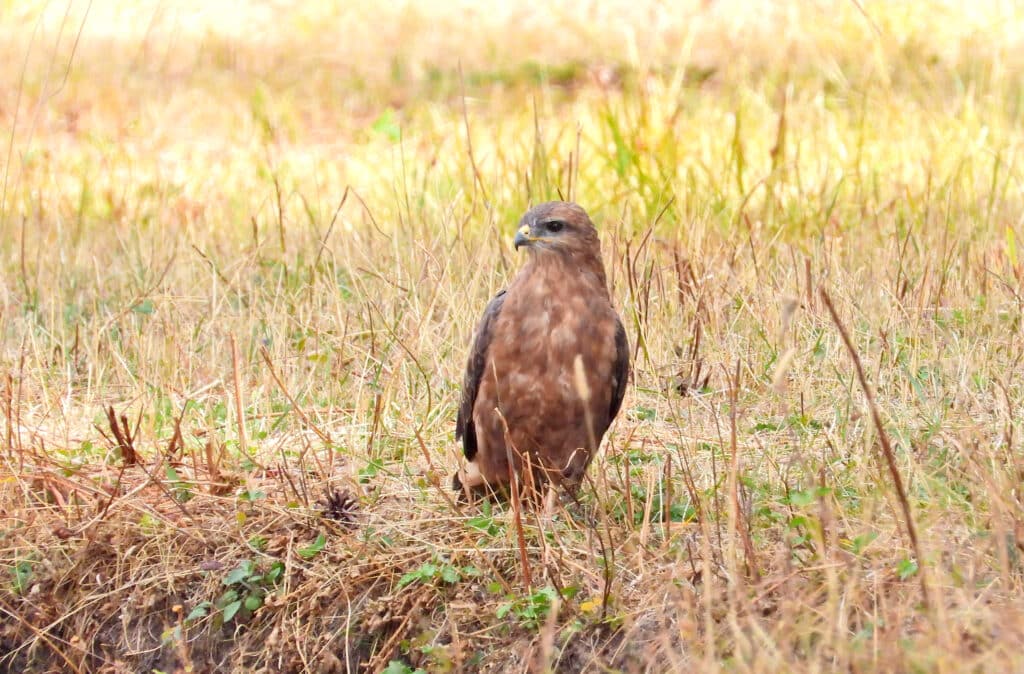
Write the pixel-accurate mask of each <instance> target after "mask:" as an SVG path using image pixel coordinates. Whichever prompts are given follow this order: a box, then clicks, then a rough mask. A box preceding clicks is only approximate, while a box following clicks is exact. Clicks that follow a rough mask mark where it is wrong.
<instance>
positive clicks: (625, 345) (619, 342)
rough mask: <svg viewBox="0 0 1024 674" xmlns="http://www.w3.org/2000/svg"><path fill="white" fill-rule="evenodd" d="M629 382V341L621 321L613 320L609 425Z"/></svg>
mask: <svg viewBox="0 0 1024 674" xmlns="http://www.w3.org/2000/svg"><path fill="white" fill-rule="evenodd" d="M628 380H629V340H628V339H627V338H626V329H625V328H624V327H622V321H621V320H619V318H618V317H616V318H615V365H614V367H613V368H612V406H611V409H610V410H609V414H608V423H609V424H610V423H611V422H612V420H613V419H614V418H615V415H616V414H618V413H619V408H620V407H622V399H623V398H624V397H625V396H626V382H627V381H628Z"/></svg>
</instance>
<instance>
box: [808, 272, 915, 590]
mask: <svg viewBox="0 0 1024 674" xmlns="http://www.w3.org/2000/svg"><path fill="white" fill-rule="evenodd" d="M820 294H821V299H822V301H823V302H824V303H825V307H826V308H827V309H828V313H829V315H830V316H832V322H833V323H835V324H836V329H838V330H839V336H840V337H842V339H843V344H845V345H846V350H847V352H849V354H850V359H851V360H852V361H853V367H854V370H856V372H857V379H858V381H859V382H860V387H861V390H862V391H864V397H865V398H866V399H867V402H868V408H869V409H870V410H871V420H872V421H873V422H874V425H875V432H877V433H878V439H879V442H880V444H881V445H882V454H883V455H884V456H885V462H886V465H887V466H888V468H889V476H890V477H891V478H892V482H893V485H894V486H895V487H896V495H897V496H898V497H899V501H900V508H901V509H902V510H903V518H904V520H905V521H906V522H905V523H906V527H907V536H908V537H909V538H910V545H911V547H912V548H913V549H914V556H915V557H917V561H918V565H919V568H920V577H921V594H922V595H923V596H922V598H923V600H924V605H925V608H926V609H930V608H931V601H930V593H929V591H928V581H927V576H926V574H925V569H924V555H923V554H922V553H921V543H920V541H918V538H917V527H916V526H915V525H914V515H913V512H912V511H911V508H910V500H909V499H908V498H907V491H906V489H905V488H904V486H903V477H902V476H901V475H900V469H899V467H898V466H897V465H896V454H895V453H894V452H893V450H892V444H890V442H889V435H888V433H886V432H885V426H883V425H882V415H881V413H880V412H879V411H878V405H877V404H876V403H875V396H874V393H873V392H872V390H871V387H870V386H869V385H868V379H867V377H866V376H865V374H864V366H863V365H862V364H861V361H860V354H858V353H857V349H856V348H855V347H854V346H853V341H852V340H851V339H850V334H849V333H848V332H847V331H846V326H844V325H843V322H842V321H841V320H840V319H839V314H838V313H837V312H836V308H835V306H834V305H833V304H832V298H831V297H829V294H828V292H827V291H826V290H825V289H824V288H821V290H820Z"/></svg>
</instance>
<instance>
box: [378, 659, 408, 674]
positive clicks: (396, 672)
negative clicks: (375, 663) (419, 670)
mask: <svg viewBox="0 0 1024 674" xmlns="http://www.w3.org/2000/svg"><path fill="white" fill-rule="evenodd" d="M381 674H415V672H414V671H413V668H412V667H410V666H409V665H407V664H405V663H404V662H402V661H401V660H392V661H391V662H389V663H388V666H387V667H385V668H384V669H382V670H381Z"/></svg>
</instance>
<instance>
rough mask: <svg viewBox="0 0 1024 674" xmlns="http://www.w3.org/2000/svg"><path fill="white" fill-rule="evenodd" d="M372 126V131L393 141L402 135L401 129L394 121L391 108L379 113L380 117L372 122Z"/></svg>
mask: <svg viewBox="0 0 1024 674" xmlns="http://www.w3.org/2000/svg"><path fill="white" fill-rule="evenodd" d="M372 128H373V130H374V132H376V133H379V134H381V135H382V136H384V137H386V138H387V139H388V140H390V141H391V142H393V143H397V142H398V140H399V139H400V138H401V137H402V129H401V127H399V126H398V123H397V122H396V121H395V111H394V110H392V109H391V108H388V109H387V110H385V111H384V112H382V113H381V114H380V117H378V118H377V119H376V120H375V121H374V122H373V127H372Z"/></svg>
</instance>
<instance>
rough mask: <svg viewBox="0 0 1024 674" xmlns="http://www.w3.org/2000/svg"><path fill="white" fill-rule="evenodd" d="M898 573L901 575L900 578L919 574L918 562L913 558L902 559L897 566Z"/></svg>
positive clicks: (904, 578)
mask: <svg viewBox="0 0 1024 674" xmlns="http://www.w3.org/2000/svg"><path fill="white" fill-rule="evenodd" d="M896 574H897V575H898V576H899V577H900V580H906V579H907V578H910V577H911V576H913V575H915V574H917V562H915V561H913V560H911V559H901V560H900V563H899V564H898V565H897V566H896Z"/></svg>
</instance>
